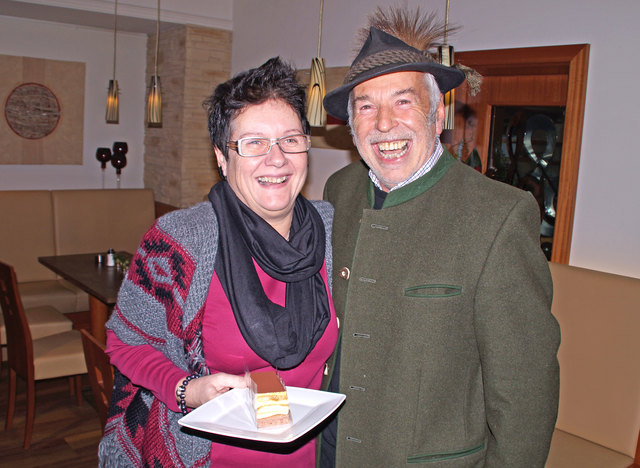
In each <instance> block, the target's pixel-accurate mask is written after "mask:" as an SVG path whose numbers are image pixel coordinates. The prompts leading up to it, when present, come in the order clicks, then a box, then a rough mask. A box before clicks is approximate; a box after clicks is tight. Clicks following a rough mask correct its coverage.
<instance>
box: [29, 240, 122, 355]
mask: <svg viewBox="0 0 640 468" xmlns="http://www.w3.org/2000/svg"><path fill="white" fill-rule="evenodd" d="M119 254H124V255H130V254H128V253H126V252H119ZM96 255H97V254H95V253H90V254H76V255H56V256H52V257H38V261H39V262H40V263H42V264H43V265H44V266H46V267H47V268H49V269H50V270H52V271H54V272H55V273H57V274H58V275H60V276H62V277H63V278H64V279H66V280H67V281H69V282H70V283H71V284H73V285H75V286H77V287H78V288H80V289H82V290H83V291H85V292H86V293H88V294H89V315H90V320H91V333H92V334H93V336H95V337H96V339H98V340H99V341H100V342H102V343H104V342H105V341H106V329H105V323H106V322H107V319H108V318H109V314H110V312H111V309H112V308H113V306H114V305H115V303H116V301H117V299H118V291H119V290H120V285H121V284H122V280H123V279H124V271H123V270H121V269H119V268H116V267H108V266H106V265H104V263H98V262H97V261H96Z"/></svg>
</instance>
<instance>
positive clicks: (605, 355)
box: [546, 263, 640, 468]
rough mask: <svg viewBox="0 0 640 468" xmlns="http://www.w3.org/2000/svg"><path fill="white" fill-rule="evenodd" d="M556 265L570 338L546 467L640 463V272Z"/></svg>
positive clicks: (557, 292)
mask: <svg viewBox="0 0 640 468" xmlns="http://www.w3.org/2000/svg"><path fill="white" fill-rule="evenodd" d="M550 267H551V274H552V276H553V285H554V298H553V307H552V312H553V314H554V315H555V317H556V318H557V319H558V322H559V323H560V330H561V333H562V342H561V344H560V350H559V352H558V359H559V361H560V405H559V410H558V420H557V423H556V431H555V433H554V436H553V440H552V442H551V451H550V453H549V458H548V461H547V465H546V467H547V468H573V467H576V468H577V467H579V468H618V467H619V468H627V467H629V466H640V453H638V451H639V449H640V447H639V446H638V444H639V443H640V440H639V432H640V279H637V278H629V277H625V276H620V275H613V274H609V273H603V272H599V271H594V270H588V269H584V268H577V267H573V266H567V265H559V264H555V263H551V264H550ZM634 459H635V463H636V465H634Z"/></svg>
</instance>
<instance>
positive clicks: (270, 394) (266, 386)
mask: <svg viewBox="0 0 640 468" xmlns="http://www.w3.org/2000/svg"><path fill="white" fill-rule="evenodd" d="M251 380H252V381H253V385H251V391H252V394H253V409H254V410H255V412H256V421H257V424H258V428H261V427H268V426H278V425H280V424H288V423H290V422H291V413H290V412H289V399H288V397H287V389H286V388H285V386H284V382H283V381H282V379H281V378H280V376H279V375H278V374H277V373H276V372H275V371H264V372H252V373H251Z"/></svg>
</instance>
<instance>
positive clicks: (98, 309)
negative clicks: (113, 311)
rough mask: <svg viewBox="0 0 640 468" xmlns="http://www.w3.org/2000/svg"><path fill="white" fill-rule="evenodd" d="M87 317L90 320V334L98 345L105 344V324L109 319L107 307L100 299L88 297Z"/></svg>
mask: <svg viewBox="0 0 640 468" xmlns="http://www.w3.org/2000/svg"><path fill="white" fill-rule="evenodd" d="M89 315H90V320H91V334H92V335H93V336H95V338H96V339H97V340H98V341H99V342H100V343H106V342H107V331H106V329H105V324H106V323H107V319H108V318H109V306H107V304H105V303H104V302H102V301H101V300H100V299H96V298H95V297H93V296H89Z"/></svg>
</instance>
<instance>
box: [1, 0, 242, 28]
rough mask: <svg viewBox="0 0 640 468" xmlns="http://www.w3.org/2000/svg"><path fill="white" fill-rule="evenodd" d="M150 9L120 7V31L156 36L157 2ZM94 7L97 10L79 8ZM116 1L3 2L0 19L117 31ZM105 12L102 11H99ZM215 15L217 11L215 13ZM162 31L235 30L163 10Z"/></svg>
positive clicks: (220, 21) (223, 23)
mask: <svg viewBox="0 0 640 468" xmlns="http://www.w3.org/2000/svg"><path fill="white" fill-rule="evenodd" d="M146 3H147V4H149V6H144V7H140V6H136V5H132V4H129V5H127V4H124V5H123V4H122V3H119V6H118V20H117V26H118V31H126V32H134V33H144V34H152V33H155V31H156V15H157V10H156V5H157V4H156V2H155V1H152V2H146ZM85 6H90V7H92V8H93V10H88V9H82V8H78V7H85ZM113 8H114V3H113V1H101V2H96V1H93V2H91V1H85V2H71V1H66V2H65V1H55V0H53V1H51V0H49V1H43V0H32V1H24V0H0V15H3V16H13V17H17V18H27V19H34V20H42V21H52V22H57V23H65V24H73V25H78V26H88V27H95V28H102V29H109V30H112V29H113V20H114V16H113V11H114V10H113ZM99 10H102V11H99ZM212 10H213V11H215V9H212ZM160 19H161V27H162V28H163V29H164V28H166V27H170V26H172V25H175V24H194V25H198V26H205V27H212V28H221V29H231V22H230V21H229V20H227V19H225V18H215V17H211V16H207V15H202V14H185V13H184V12H177V11H167V10H165V9H164V6H163V7H162V10H161V15H160Z"/></svg>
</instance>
